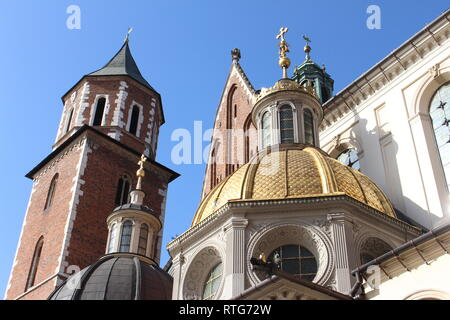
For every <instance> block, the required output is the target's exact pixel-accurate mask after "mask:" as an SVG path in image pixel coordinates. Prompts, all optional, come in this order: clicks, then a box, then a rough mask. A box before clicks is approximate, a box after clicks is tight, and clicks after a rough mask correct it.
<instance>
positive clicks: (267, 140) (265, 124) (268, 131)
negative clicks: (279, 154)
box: [261, 111, 272, 148]
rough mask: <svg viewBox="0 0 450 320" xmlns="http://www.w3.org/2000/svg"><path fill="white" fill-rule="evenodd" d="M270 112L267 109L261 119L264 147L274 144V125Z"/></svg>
mask: <svg viewBox="0 0 450 320" xmlns="http://www.w3.org/2000/svg"><path fill="white" fill-rule="evenodd" d="M271 120H272V118H271V116H270V112H269V111H266V112H265V113H264V114H263V116H262V119H261V129H262V130H261V131H262V148H265V147H267V146H269V145H271V144H272V126H271Z"/></svg>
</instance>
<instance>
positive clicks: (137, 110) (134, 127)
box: [128, 105, 141, 135]
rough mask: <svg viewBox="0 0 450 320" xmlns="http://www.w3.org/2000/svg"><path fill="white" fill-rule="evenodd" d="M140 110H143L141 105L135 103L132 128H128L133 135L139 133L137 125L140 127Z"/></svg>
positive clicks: (131, 122) (132, 113)
mask: <svg viewBox="0 0 450 320" xmlns="http://www.w3.org/2000/svg"><path fill="white" fill-rule="evenodd" d="M140 112H141V110H140V108H139V106H137V105H134V106H133V110H132V111H131V120H130V128H129V130H128V131H129V132H130V133H131V134H133V135H137V127H138V121H139V114H140Z"/></svg>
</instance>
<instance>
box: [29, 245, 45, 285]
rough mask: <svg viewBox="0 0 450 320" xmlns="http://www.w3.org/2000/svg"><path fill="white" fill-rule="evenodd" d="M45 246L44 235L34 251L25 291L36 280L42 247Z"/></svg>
mask: <svg viewBox="0 0 450 320" xmlns="http://www.w3.org/2000/svg"><path fill="white" fill-rule="evenodd" d="M43 246H44V237H41V238H39V240H38V242H37V244H36V246H35V248H34V253H33V260H31V266H30V271H29V272H28V279H27V284H26V286H25V291H27V290H28V289H29V288H31V287H32V286H34V284H35V281H36V273H37V269H38V267H39V260H40V259H41V254H42V247H43Z"/></svg>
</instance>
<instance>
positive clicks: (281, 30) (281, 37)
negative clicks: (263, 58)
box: [277, 28, 289, 41]
mask: <svg viewBox="0 0 450 320" xmlns="http://www.w3.org/2000/svg"><path fill="white" fill-rule="evenodd" d="M288 30H289V29H288V28H280V33H279V34H278V35H277V39H281V41H285V40H284V34H285V33H286V32H288Z"/></svg>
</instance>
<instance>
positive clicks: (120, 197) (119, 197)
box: [115, 176, 130, 206]
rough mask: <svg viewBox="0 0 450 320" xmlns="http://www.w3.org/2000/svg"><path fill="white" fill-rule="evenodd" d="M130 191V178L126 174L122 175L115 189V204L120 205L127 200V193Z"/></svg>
mask: <svg viewBox="0 0 450 320" xmlns="http://www.w3.org/2000/svg"><path fill="white" fill-rule="evenodd" d="M129 193H130V179H129V178H128V177H127V176H122V177H120V179H119V182H118V183H117V191H116V201H115V204H116V206H121V205H123V204H126V203H127V202H128V194H129Z"/></svg>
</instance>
